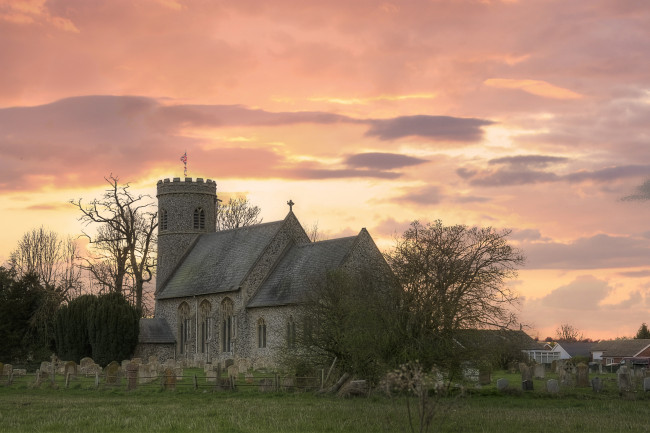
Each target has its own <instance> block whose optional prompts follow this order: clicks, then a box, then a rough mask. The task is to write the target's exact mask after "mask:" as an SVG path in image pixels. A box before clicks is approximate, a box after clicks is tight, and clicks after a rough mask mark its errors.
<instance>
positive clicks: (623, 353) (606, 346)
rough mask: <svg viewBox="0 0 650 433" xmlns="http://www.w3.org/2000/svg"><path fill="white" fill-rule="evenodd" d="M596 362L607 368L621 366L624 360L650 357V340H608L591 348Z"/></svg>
mask: <svg viewBox="0 0 650 433" xmlns="http://www.w3.org/2000/svg"><path fill="white" fill-rule="evenodd" d="M591 354H592V356H593V360H594V361H600V362H601V363H602V364H603V365H605V366H610V365H617V364H620V363H621V361H622V360H623V358H646V357H650V339H631V340H607V341H600V342H598V343H596V344H595V345H594V346H593V347H592V348H591Z"/></svg>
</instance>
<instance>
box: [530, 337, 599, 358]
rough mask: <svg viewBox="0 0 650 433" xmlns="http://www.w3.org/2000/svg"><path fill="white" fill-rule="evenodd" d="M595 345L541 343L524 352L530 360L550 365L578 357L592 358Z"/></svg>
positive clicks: (573, 342)
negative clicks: (592, 349) (592, 348)
mask: <svg viewBox="0 0 650 433" xmlns="http://www.w3.org/2000/svg"><path fill="white" fill-rule="evenodd" d="M593 344H594V343H591V342H582V341H558V342H539V343H537V345H536V347H531V348H530V349H526V350H525V351H524V352H525V353H526V354H527V355H528V359H530V360H533V361H535V362H537V363H538V364H550V363H552V362H553V361H559V360H563V359H571V358H574V357H576V356H579V357H585V358H590V357H591V347H592V346H593Z"/></svg>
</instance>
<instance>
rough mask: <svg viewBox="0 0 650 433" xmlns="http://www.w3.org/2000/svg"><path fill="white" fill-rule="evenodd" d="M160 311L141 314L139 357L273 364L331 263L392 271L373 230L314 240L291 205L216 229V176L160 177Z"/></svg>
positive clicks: (157, 301)
mask: <svg viewBox="0 0 650 433" xmlns="http://www.w3.org/2000/svg"><path fill="white" fill-rule="evenodd" d="M157 198H158V212H159V225H158V273H157V281H156V292H155V314H154V318H150V319H142V320H141V323H140V342H139V344H138V347H137V348H136V353H135V356H137V357H142V358H148V357H149V356H151V355H156V356H158V358H159V359H160V360H161V361H164V360H166V359H169V358H175V359H176V360H177V361H183V362H185V363H186V365H200V364H202V363H203V362H212V363H215V362H223V361H225V360H227V359H232V360H234V361H235V362H237V363H239V364H240V365H247V366H249V367H254V368H259V367H267V366H274V365H276V364H277V362H278V357H277V355H278V354H279V352H280V351H281V350H283V349H291V348H293V347H295V345H296V336H297V334H298V333H299V330H300V326H301V323H300V312H301V311H300V308H301V303H302V302H303V301H304V299H305V296H306V295H307V294H308V292H309V291H310V290H313V289H314V284H315V283H316V282H318V281H322V280H323V279H324V278H325V276H326V275H327V273H328V272H330V271H334V270H343V271H345V272H352V273H354V272H361V271H363V272H365V273H367V274H369V275H375V276H377V277H379V278H381V276H388V275H390V269H389V268H388V265H387V263H386V261H385V260H384V258H383V256H382V254H381V252H380V251H379V249H378V248H377V246H376V245H375V243H374V241H373V240H372V238H371V237H370V235H369V234H368V232H367V231H366V229H365V228H364V229H361V231H360V232H359V234H357V235H356V236H350V237H344V238H339V239H330V240H325V241H319V242H311V241H310V239H309V237H308V236H307V234H306V233H305V230H304V229H303V227H302V226H301V225H300V222H299V221H298V219H297V218H296V216H295V215H294V213H293V211H292V205H293V203H288V204H290V207H289V213H288V214H287V216H286V217H285V218H284V219H283V220H281V221H275V222H268V223H262V224H257V225H253V226H248V227H242V228H237V229H232V230H224V231H216V228H215V227H216V206H217V205H218V202H217V195H216V183H215V182H214V181H212V180H205V181H204V180H203V179H201V178H198V179H196V180H193V179H192V178H185V179H184V180H181V179H180V178H175V179H173V180H171V181H170V180H169V179H165V180H164V181H162V180H161V181H158V185H157Z"/></svg>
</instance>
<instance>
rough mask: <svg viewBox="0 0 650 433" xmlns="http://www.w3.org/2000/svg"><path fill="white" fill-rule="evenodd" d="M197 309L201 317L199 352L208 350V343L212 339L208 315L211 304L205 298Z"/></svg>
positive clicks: (210, 322) (210, 321) (210, 320)
mask: <svg viewBox="0 0 650 433" xmlns="http://www.w3.org/2000/svg"><path fill="white" fill-rule="evenodd" d="M199 311H200V318H201V353H206V352H208V343H209V342H210V340H211V339H212V318H211V317H210V313H211V312H212V305H211V304H210V302H209V301H208V300H207V299H205V300H203V301H202V302H201V305H200V306H199Z"/></svg>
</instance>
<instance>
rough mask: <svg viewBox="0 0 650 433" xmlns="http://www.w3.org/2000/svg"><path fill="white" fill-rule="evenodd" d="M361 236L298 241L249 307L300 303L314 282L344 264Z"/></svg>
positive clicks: (263, 284)
mask: <svg viewBox="0 0 650 433" xmlns="http://www.w3.org/2000/svg"><path fill="white" fill-rule="evenodd" d="M356 240H357V236H351V237H346V238H340V239H332V240H327V241H320V242H314V243H309V244H305V245H294V246H293V247H292V248H291V249H290V250H289V251H288V252H287V254H285V256H284V257H283V258H282V259H281V260H280V262H279V263H278V264H277V266H276V267H275V269H274V270H273V271H272V272H271V274H270V275H269V277H268V278H267V279H266V280H265V281H264V283H262V286H261V287H260V289H259V290H258V291H257V294H256V295H255V296H254V297H253V299H251V301H250V302H249V303H248V307H272V306H279V305H289V304H296V303H299V302H300V301H302V300H304V299H303V298H304V296H305V294H306V293H307V292H308V291H309V289H310V288H311V287H312V286H313V284H314V282H315V281H317V280H318V279H321V278H322V277H324V276H325V274H326V273H327V272H328V271H331V270H334V269H337V268H338V267H339V266H341V265H342V264H343V262H344V260H345V258H346V256H347V255H348V254H349V252H350V251H351V249H352V247H353V245H354V243H355V241H356Z"/></svg>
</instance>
